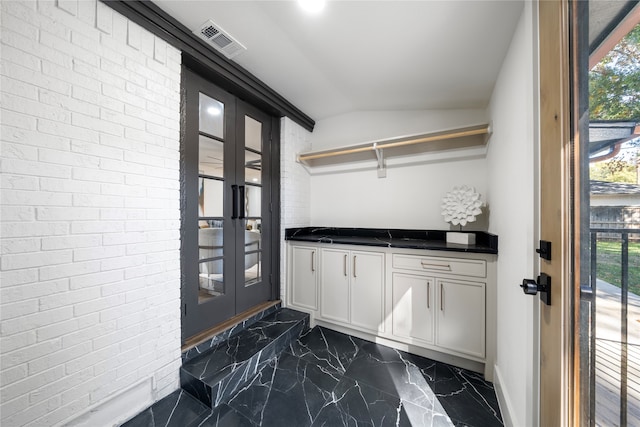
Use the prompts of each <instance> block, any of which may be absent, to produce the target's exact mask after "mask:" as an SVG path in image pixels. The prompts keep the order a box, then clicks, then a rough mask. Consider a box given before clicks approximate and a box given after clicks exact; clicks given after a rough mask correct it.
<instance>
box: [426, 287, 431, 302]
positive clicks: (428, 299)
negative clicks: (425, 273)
mask: <svg viewBox="0 0 640 427" xmlns="http://www.w3.org/2000/svg"><path fill="white" fill-rule="evenodd" d="M430 294H431V282H427V308H431V301H430V300H431V297H430Z"/></svg>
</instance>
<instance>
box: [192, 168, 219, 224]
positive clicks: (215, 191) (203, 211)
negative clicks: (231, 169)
mask: <svg viewBox="0 0 640 427" xmlns="http://www.w3.org/2000/svg"><path fill="white" fill-rule="evenodd" d="M199 182H200V188H199V191H198V215H199V216H201V217H216V218H222V216H223V206H222V202H223V200H224V196H223V191H224V182H223V181H220V180H217V179H210V178H200V179H199ZM201 226H202V224H201Z"/></svg>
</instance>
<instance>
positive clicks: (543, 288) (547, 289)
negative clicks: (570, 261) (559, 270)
mask: <svg viewBox="0 0 640 427" xmlns="http://www.w3.org/2000/svg"><path fill="white" fill-rule="evenodd" d="M520 287H521V288H522V290H523V291H524V293H525V294H527V295H535V294H537V293H538V292H540V300H541V301H542V302H544V303H545V304H547V305H551V277H549V276H547V275H546V274H545V273H540V275H539V276H538V280H537V281H536V280H532V279H524V280H522V285H520Z"/></svg>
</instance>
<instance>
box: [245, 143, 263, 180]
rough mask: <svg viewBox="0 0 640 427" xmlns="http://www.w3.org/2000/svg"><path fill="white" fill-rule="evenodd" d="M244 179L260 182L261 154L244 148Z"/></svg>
mask: <svg viewBox="0 0 640 427" xmlns="http://www.w3.org/2000/svg"><path fill="white" fill-rule="evenodd" d="M244 180H245V181H246V182H247V183H251V184H261V183H262V155H260V154H258V153H254V152H253V151H250V150H245V152H244Z"/></svg>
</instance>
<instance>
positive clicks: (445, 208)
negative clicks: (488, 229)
mask: <svg viewBox="0 0 640 427" xmlns="http://www.w3.org/2000/svg"><path fill="white" fill-rule="evenodd" d="M481 206H482V201H481V200H480V194H479V193H476V190H475V188H473V187H469V186H466V185H463V186H461V187H453V190H451V191H450V192H449V193H447V194H446V195H445V196H444V198H443V199H442V205H441V208H442V216H444V220H445V221H446V222H450V223H451V224H453V225H460V227H462V226H464V225H467V223H468V222H473V221H475V220H476V216H477V215H480V214H481V213H482V209H480V207H481Z"/></svg>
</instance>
